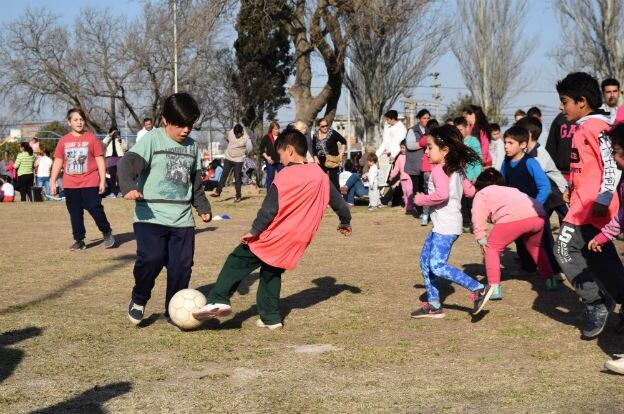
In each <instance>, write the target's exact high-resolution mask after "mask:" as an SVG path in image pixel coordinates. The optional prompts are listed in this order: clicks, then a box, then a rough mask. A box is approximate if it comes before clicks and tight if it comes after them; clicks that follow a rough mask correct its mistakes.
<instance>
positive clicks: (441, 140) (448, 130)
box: [429, 125, 481, 176]
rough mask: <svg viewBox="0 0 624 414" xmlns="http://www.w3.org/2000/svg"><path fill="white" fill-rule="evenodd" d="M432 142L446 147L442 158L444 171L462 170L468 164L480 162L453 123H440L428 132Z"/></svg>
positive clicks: (450, 172)
mask: <svg viewBox="0 0 624 414" xmlns="http://www.w3.org/2000/svg"><path fill="white" fill-rule="evenodd" d="M429 136H430V137H431V138H432V139H433V142H434V143H435V144H436V145H437V146H438V147H440V148H448V150H449V151H448V154H446V157H445V159H444V167H443V169H444V172H445V173H446V175H449V176H450V175H451V174H453V173H454V172H462V171H463V170H465V169H466V166H467V165H468V164H473V163H475V164H476V163H480V162H481V157H479V154H477V153H476V152H474V151H473V150H472V149H471V148H470V147H468V146H467V145H465V144H464V137H463V136H462V134H461V132H459V129H457V127H456V126H454V125H442V126H441V127H439V128H434V129H432V130H431V132H429Z"/></svg>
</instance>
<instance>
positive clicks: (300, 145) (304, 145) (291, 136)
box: [275, 129, 308, 157]
mask: <svg viewBox="0 0 624 414" xmlns="http://www.w3.org/2000/svg"><path fill="white" fill-rule="evenodd" d="M289 145H290V146H291V147H293V148H294V149H295V152H296V153H297V155H300V156H302V157H305V156H306V153H307V152H308V141H306V137H305V135H303V134H302V133H301V132H299V131H298V130H296V129H295V130H285V131H283V132H282V133H280V134H279V136H278V137H277V139H276V140H275V149H276V150H278V149H286V147H287V146H289Z"/></svg>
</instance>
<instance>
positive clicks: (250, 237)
mask: <svg viewBox="0 0 624 414" xmlns="http://www.w3.org/2000/svg"><path fill="white" fill-rule="evenodd" d="M257 238H258V237H257V236H254V235H253V234H251V233H249V232H247V233H245V234H243V235H242V236H241V237H240V242H241V244H249V242H250V241H253V240H255V239H257Z"/></svg>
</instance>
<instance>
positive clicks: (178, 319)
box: [169, 289, 207, 329]
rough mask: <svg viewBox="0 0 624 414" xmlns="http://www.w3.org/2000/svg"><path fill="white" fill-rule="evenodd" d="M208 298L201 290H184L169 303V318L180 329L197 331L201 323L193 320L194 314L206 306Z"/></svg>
mask: <svg viewBox="0 0 624 414" xmlns="http://www.w3.org/2000/svg"><path fill="white" fill-rule="evenodd" d="M206 302H207V301H206V297H205V296H204V294H203V293H201V292H200V291H199V290H195V289H182V290H181V291H179V292H178V293H176V294H175V295H173V297H172V298H171V301H169V317H170V318H171V320H172V321H173V323H175V324H176V326H177V327H179V328H180V329H195V328H197V327H198V326H199V325H201V321H198V320H197V319H195V318H193V312H196V311H198V310H199V309H200V308H202V307H204V306H206Z"/></svg>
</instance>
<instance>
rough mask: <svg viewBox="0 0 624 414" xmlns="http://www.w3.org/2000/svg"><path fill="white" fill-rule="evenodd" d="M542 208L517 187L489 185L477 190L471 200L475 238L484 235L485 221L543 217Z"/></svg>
mask: <svg viewBox="0 0 624 414" xmlns="http://www.w3.org/2000/svg"><path fill="white" fill-rule="evenodd" d="M545 215H546V214H545V213H544V208H543V207H542V206H541V204H540V203H538V202H537V201H536V200H535V199H533V198H531V197H529V196H528V195H526V194H524V193H523V192H521V191H520V190H518V189H517V188H513V187H504V186H500V185H490V186H487V187H485V188H484V189H483V190H481V191H479V192H477V194H476V195H475V197H474V201H473V202H472V227H473V232H474V236H475V238H476V239H477V240H481V239H484V238H485V237H486V230H487V223H488V222H489V223H494V224H496V223H511V222H513V221H519V220H523V219H526V218H530V217H536V216H539V217H544V216H545Z"/></svg>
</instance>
